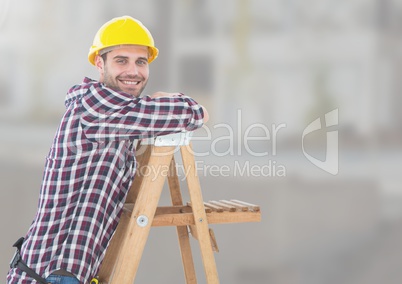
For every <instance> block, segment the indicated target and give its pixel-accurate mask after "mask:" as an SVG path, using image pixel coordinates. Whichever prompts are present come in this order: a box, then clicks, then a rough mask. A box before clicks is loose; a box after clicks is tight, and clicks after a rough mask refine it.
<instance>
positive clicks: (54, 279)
mask: <svg viewBox="0 0 402 284" xmlns="http://www.w3.org/2000/svg"><path fill="white" fill-rule="evenodd" d="M46 281H47V282H49V283H52V284H80V281H78V279H77V278H75V277H71V276H64V275H54V274H50V275H49V277H48V278H46Z"/></svg>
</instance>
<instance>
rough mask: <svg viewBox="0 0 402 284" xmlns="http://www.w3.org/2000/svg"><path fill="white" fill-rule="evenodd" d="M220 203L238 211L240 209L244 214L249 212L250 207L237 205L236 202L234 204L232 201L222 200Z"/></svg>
mask: <svg viewBox="0 0 402 284" xmlns="http://www.w3.org/2000/svg"><path fill="white" fill-rule="evenodd" d="M220 201H221V202H222V203H225V204H228V205H231V206H234V207H236V208H237V209H239V210H241V211H244V212H246V211H248V207H247V206H245V205H241V204H238V203H235V202H232V201H228V200H220Z"/></svg>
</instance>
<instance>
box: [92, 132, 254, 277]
mask: <svg viewBox="0 0 402 284" xmlns="http://www.w3.org/2000/svg"><path fill="white" fill-rule="evenodd" d="M177 147H179V149H180V153H181V156H182V160H183V167H184V172H185V173H186V180H187V186H188V190H189V196H190V200H191V202H188V203H187V204H184V203H183V199H182V194H181V190H180V183H179V178H178V173H177V168H176V162H175V159H174V153H175V151H176V150H177V149H178V148H177ZM196 171H197V169H196V164H195V160H194V155H193V152H192V147H191V142H190V132H183V133H179V134H171V135H166V136H162V137H157V138H153V139H145V140H142V141H141V142H140V143H139V144H138V147H137V172H136V176H135V178H134V180H133V184H132V186H131V188H130V191H129V193H128V195H127V198H126V202H125V205H124V209H123V214H122V216H121V219H120V221H119V225H118V226H117V229H116V232H115V234H114V236H113V238H112V240H111V242H110V245H109V247H108V249H107V251H106V255H105V258H104V260H103V263H102V265H101V268H100V272H99V277H98V278H99V282H100V283H114V284H117V283H119V284H122V283H133V282H134V280H135V276H136V273H137V270H138V266H139V263H140V260H141V256H142V253H143V250H144V247H145V244H146V241H147V238H148V234H149V231H150V229H151V226H176V228H177V234H178V238H179V244H180V251H181V257H182V262H183V267H184V274H185V279H186V283H187V284H190V283H191V284H194V283H197V279H196V274H195V268H194V262H193V257H192V252H191V246H190V240H189V235H190V234H191V235H192V236H193V237H194V238H196V239H197V240H198V243H199V246H200V252H201V257H202V260H203V265H204V271H205V275H206V281H207V283H208V284H216V283H219V277H218V272H217V268H216V263H215V258H214V255H213V252H214V251H219V249H218V246H217V243H216V239H215V236H214V233H213V231H212V229H210V228H209V227H208V224H222V223H238V222H259V221H260V220H261V212H260V207H259V206H257V205H253V204H250V203H246V202H243V201H239V200H219V201H209V202H204V201H203V198H202V193H201V187H200V182H199V179H198V175H197V172H196ZM166 177H167V179H168V185H169V189H170V196H171V200H172V206H161V207H158V202H159V198H160V195H161V192H162V188H163V185H164V183H165V180H166ZM134 248H135V249H134Z"/></svg>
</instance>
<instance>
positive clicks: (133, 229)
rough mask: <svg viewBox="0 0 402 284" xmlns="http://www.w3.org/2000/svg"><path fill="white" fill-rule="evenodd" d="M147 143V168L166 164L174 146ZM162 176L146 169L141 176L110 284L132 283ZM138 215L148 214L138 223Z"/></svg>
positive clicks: (159, 191) (155, 206)
mask: <svg viewBox="0 0 402 284" xmlns="http://www.w3.org/2000/svg"><path fill="white" fill-rule="evenodd" d="M150 147H152V148H153V151H152V155H151V157H150V160H149V163H148V165H147V166H148V168H150V169H152V167H155V168H157V167H162V168H163V167H168V166H169V165H170V162H171V160H172V157H173V152H174V147H154V146H150ZM156 172H157V171H156ZM165 180H166V176H164V175H160V174H159V175H153V174H152V173H148V174H147V175H145V176H144V179H143V181H142V183H141V188H140V189H139V191H138V196H137V198H136V202H135V205H134V209H133V212H132V214H131V218H130V221H129V224H128V230H127V232H126V234H125V238H124V241H123V242H122V243H121V248H120V253H119V256H118V258H117V263H116V268H115V271H114V274H113V277H112V279H111V281H110V283H111V284H121V283H133V280H134V279H135V276H136V273H137V270H138V266H139V263H140V260H141V257H142V253H143V251H144V248H145V244H146V241H147V238H148V235H149V231H150V228H151V225H152V222H153V219H154V214H155V211H156V208H157V205H158V202H159V198H160V195H161V192H162V188H163V184H164V182H165ZM139 216H145V217H146V218H148V222H147V223H145V224H144V225H142V226H140V225H139V224H138V223H137V220H138V217H139Z"/></svg>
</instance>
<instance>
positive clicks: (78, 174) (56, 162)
mask: <svg viewBox="0 0 402 284" xmlns="http://www.w3.org/2000/svg"><path fill="white" fill-rule="evenodd" d="M65 105H66V108H67V110H66V112H65V114H64V116H63V118H62V120H61V124H60V126H59V128H58V130H57V132H56V135H55V138H54V140H53V144H52V147H51V149H50V151H49V154H48V156H47V158H46V165H45V170H44V175H43V182H42V186H41V191H40V197H39V204H38V211H37V214H36V217H35V219H34V221H33V223H32V225H31V226H30V228H29V231H28V233H27V235H26V239H25V242H24V244H23V246H22V249H21V255H22V259H23V260H24V261H25V262H26V263H27V265H28V266H29V267H30V268H31V269H33V270H35V271H36V273H38V274H39V275H42V277H44V278H46V277H47V276H49V275H50V274H51V273H52V272H54V271H55V270H58V269H65V270H67V271H70V272H71V273H73V274H74V275H76V277H77V278H78V279H79V281H80V282H81V283H87V282H88V281H89V280H90V278H92V277H94V276H96V274H97V273H98V270H99V266H100V264H101V262H102V259H103V258H104V255H105V251H106V248H107V246H108V244H109V241H110V239H111V237H112V235H113V233H114V231H115V229H116V226H117V224H118V221H119V217H120V214H121V211H122V207H123V203H124V201H125V198H126V195H127V191H128V189H129V188H130V185H131V182H132V180H133V177H134V173H135V169H136V162H135V153H134V147H133V143H134V139H140V138H146V137H151V136H157V135H165V134H169V133H173V132H180V131H183V130H187V131H192V130H195V129H197V128H199V127H201V126H202V124H203V115H204V114H203V112H202V108H201V106H200V105H199V104H197V103H196V102H195V101H194V100H192V99H191V98H189V97H187V96H184V95H179V96H178V97H174V98H168V97H162V98H156V99H152V98H151V97H149V96H145V97H142V98H135V97H132V96H130V95H128V94H126V93H123V92H116V91H113V90H111V89H109V88H107V87H105V86H104V85H103V84H101V83H99V82H96V81H92V80H90V79H88V78H85V79H84V82H83V83H82V84H80V85H76V86H74V87H72V88H71V89H70V90H69V92H68V93H67V97H66V101H65ZM7 280H8V283H35V280H33V279H31V278H30V277H29V276H27V275H26V274H25V273H23V272H22V271H20V270H19V269H18V268H17V269H11V270H10V272H9V274H8V276H7Z"/></svg>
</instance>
